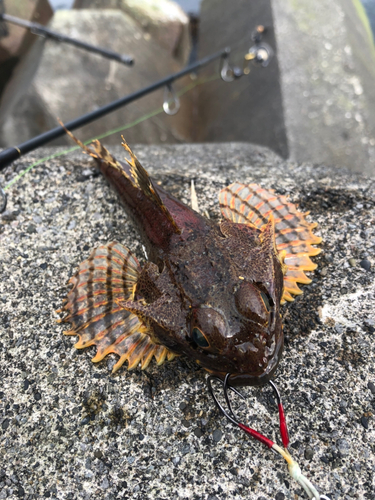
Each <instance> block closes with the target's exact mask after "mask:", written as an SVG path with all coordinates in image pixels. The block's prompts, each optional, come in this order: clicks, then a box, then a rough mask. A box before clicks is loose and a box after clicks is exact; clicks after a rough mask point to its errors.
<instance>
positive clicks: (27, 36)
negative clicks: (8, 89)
mask: <svg viewBox="0 0 375 500" xmlns="http://www.w3.org/2000/svg"><path fill="white" fill-rule="evenodd" d="M1 3H2V4H3V6H4V12H5V13H6V14H9V15H11V16H15V17H19V18H21V19H25V20H26V21H33V22H37V23H39V24H47V23H48V21H49V20H50V19H51V17H52V15H53V11H52V9H51V6H50V4H49V2H48V0H28V1H27V2H21V1H17V2H16V1H15V0H3V2H1ZM36 39H37V37H36V36H35V35H33V34H32V33H31V32H30V31H29V30H25V28H21V27H20V26H16V25H15V24H11V23H4V26H3V30H2V33H1V34H0V95H1V93H2V91H3V89H4V87H5V85H6V83H7V81H8V80H9V78H10V76H11V74H12V72H13V70H14V68H15V67H16V66H17V64H18V62H19V61H20V59H21V58H22V56H24V54H25V53H26V52H27V51H28V50H29V49H30V47H31V46H32V45H33V43H34V42H35V40H36Z"/></svg>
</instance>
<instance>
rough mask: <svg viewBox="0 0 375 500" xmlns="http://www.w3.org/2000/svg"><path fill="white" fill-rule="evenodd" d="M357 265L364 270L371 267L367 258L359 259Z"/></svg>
mask: <svg viewBox="0 0 375 500" xmlns="http://www.w3.org/2000/svg"><path fill="white" fill-rule="evenodd" d="M359 265H360V266H361V267H362V268H363V269H364V270H365V271H370V269H371V262H370V261H369V260H367V259H363V260H361V262H360V263H359Z"/></svg>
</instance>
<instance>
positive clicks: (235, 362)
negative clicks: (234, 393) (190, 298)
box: [190, 218, 285, 385]
mask: <svg viewBox="0 0 375 500" xmlns="http://www.w3.org/2000/svg"><path fill="white" fill-rule="evenodd" d="M220 229H221V232H222V234H223V236H224V237H225V239H224V240H223V248H224V251H223V252H222V254H223V255H224V258H225V259H226V264H224V263H222V266H223V265H226V267H227V269H228V272H227V274H226V286H225V287H224V289H223V287H219V286H217V287H214V288H213V290H214V291H213V293H212V294H211V296H210V303H206V304H201V305H199V307H196V308H194V309H193V311H192V314H191V321H190V340H191V342H192V345H195V346H197V347H196V349H197V354H198V356H197V361H198V363H199V364H200V365H201V366H203V367H205V368H206V369H207V370H208V371H210V372H211V373H214V374H216V375H218V376H220V377H223V376H225V374H226V373H230V374H231V376H230V383H231V384H232V385H261V384H264V383H266V382H267V381H268V380H270V378H271V377H272V376H273V374H274V372H275V370H276V368H277V366H278V363H279V361H280V358H281V354H282V351H283V343H284V341H283V330H282V321H281V315H280V302H281V298H282V295H283V286H284V272H285V265H284V263H283V257H282V256H280V254H279V252H278V251H277V249H276V243H275V234H274V223H273V219H272V218H271V220H270V221H269V223H268V224H266V225H265V226H264V227H263V228H262V230H258V229H256V228H253V227H250V226H249V225H245V224H237V223H236V224H235V223H232V222H229V221H224V222H223V223H222V224H221V227H220ZM198 351H199V352H198Z"/></svg>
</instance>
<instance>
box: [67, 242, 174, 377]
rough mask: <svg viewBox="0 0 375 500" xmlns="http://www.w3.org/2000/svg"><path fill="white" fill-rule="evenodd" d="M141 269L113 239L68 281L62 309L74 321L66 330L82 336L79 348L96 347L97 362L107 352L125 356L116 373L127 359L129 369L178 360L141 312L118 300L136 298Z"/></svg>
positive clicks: (127, 251) (99, 248)
mask: <svg viewBox="0 0 375 500" xmlns="http://www.w3.org/2000/svg"><path fill="white" fill-rule="evenodd" d="M140 272H141V268H140V266H139V264H138V261H137V259H136V258H135V257H134V256H133V255H132V254H131V253H130V251H129V250H128V249H127V248H125V247H124V246H123V245H121V244H120V243H117V242H112V243H109V244H107V245H101V246H99V247H98V248H96V249H95V250H94V251H93V252H92V253H91V255H90V257H89V258H88V259H87V260H85V261H83V262H82V263H81V265H80V266H79V268H78V270H77V272H76V273H75V275H74V276H73V277H72V278H71V279H70V280H69V283H70V284H71V285H72V288H71V290H70V291H69V293H68V296H67V300H66V302H65V304H64V306H63V307H62V309H61V311H65V312H67V315H66V316H65V318H64V319H63V320H62V321H63V322H70V323H71V324H72V328H71V330H69V331H67V332H64V333H65V334H66V335H78V337H79V340H78V342H77V344H75V347H76V348H77V349H83V348H85V347H89V346H91V345H96V346H97V353H96V355H95V357H94V358H93V361H94V362H98V361H101V360H102V359H103V358H104V357H105V356H106V355H107V354H109V353H114V354H118V355H119V356H120V359H119V360H118V361H117V363H116V364H115V366H114V367H113V372H116V371H117V370H118V369H119V368H120V367H121V366H122V364H123V363H124V362H125V361H126V360H127V361H128V369H132V368H135V367H136V366H138V364H139V363H141V367H142V369H144V368H146V367H147V366H148V364H149V363H150V361H151V359H152V357H153V356H154V357H155V358H156V361H157V363H158V364H161V363H163V361H164V360H165V359H166V358H168V359H173V357H174V354H173V353H171V352H170V351H169V350H168V349H167V348H166V347H164V346H162V345H157V344H155V343H154V342H153V341H152V340H151V338H150V336H149V335H148V333H147V328H146V326H145V325H144V324H143V323H142V322H141V321H140V320H139V319H138V317H137V316H136V315H135V314H133V313H131V312H129V311H127V310H125V309H123V308H122V307H121V306H119V305H118V303H117V301H118V300H120V299H121V300H127V299H129V298H133V296H134V289H135V286H136V283H137V279H138V277H139V274H140Z"/></svg>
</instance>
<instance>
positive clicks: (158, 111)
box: [4, 74, 220, 191]
mask: <svg viewBox="0 0 375 500" xmlns="http://www.w3.org/2000/svg"><path fill="white" fill-rule="evenodd" d="M219 79H220V75H217V74H213V75H211V76H209V77H207V78H202V79H201V80H197V81H195V82H192V83H190V84H189V85H186V86H185V87H183V88H182V89H181V90H180V91H178V92H176V95H177V96H178V97H181V96H183V95H184V94H186V93H188V92H190V91H191V90H193V89H194V88H195V87H198V86H200V85H204V84H205V83H209V82H212V81H215V80H219ZM163 112H164V110H163V107H162V106H160V107H159V108H156V109H154V110H153V111H151V112H150V113H147V114H145V115H143V116H141V117H139V118H137V119H136V120H134V121H132V122H131V123H128V124H127V125H122V126H120V127H117V128H115V129H112V130H109V131H108V132H105V133H103V134H100V135H97V136H96V137H93V138H91V139H88V140H87V141H84V142H83V144H85V145H87V144H90V143H91V142H93V141H95V140H100V139H104V138H105V137H108V136H110V135H113V134H117V133H119V132H123V131H124V130H128V129H130V128H132V127H135V126H136V125H138V124H139V123H142V122H144V121H146V120H148V119H150V118H152V117H154V116H157V115H159V114H161V113H163ZM77 149H80V146H72V147H71V148H69V149H66V150H64V151H60V152H58V153H54V154H52V155H49V156H46V157H44V158H41V159H40V160H37V161H36V162H34V163H32V164H31V165H29V166H28V167H27V168H26V169H25V170H23V171H22V172H21V173H19V174H18V175H16V177H14V178H13V179H12V180H11V181H10V182H8V184H7V185H6V186H5V187H4V191H6V190H7V189H9V188H10V187H11V186H13V184H15V183H16V182H18V181H19V180H20V179H21V178H22V177H24V176H25V175H26V174H27V173H28V172H30V170H32V169H33V168H34V167H36V166H38V165H40V164H41V163H44V162H46V161H48V160H52V159H53V158H58V157H60V156H64V155H66V154H69V153H71V152H73V151H76V150H77Z"/></svg>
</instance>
